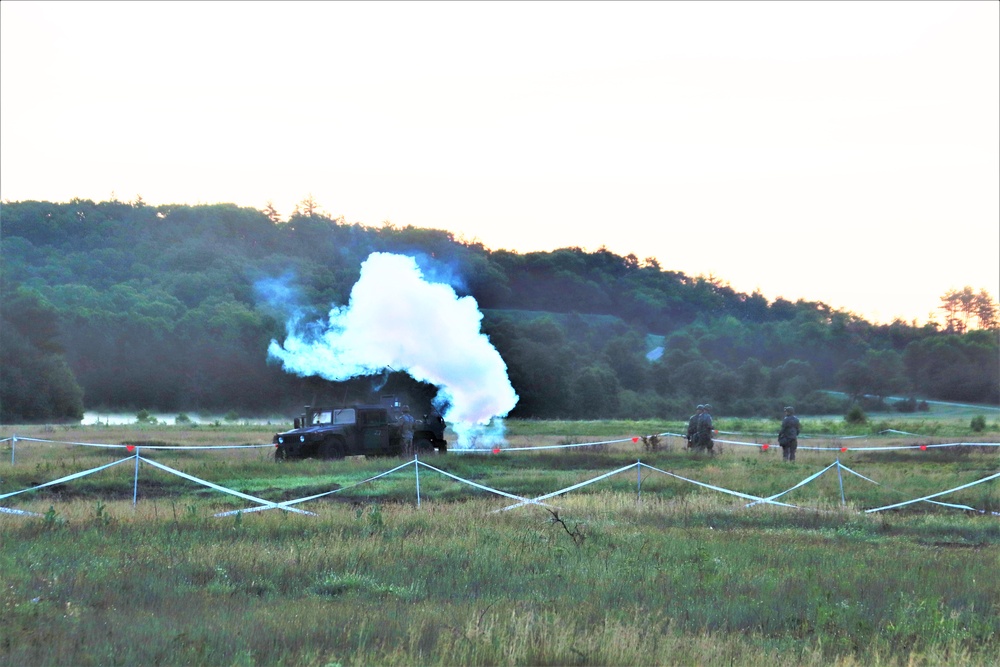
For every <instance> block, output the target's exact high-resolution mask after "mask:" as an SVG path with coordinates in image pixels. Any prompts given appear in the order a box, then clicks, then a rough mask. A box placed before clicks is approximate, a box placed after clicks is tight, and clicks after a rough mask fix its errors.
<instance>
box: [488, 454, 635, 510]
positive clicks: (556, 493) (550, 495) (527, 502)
mask: <svg viewBox="0 0 1000 667" xmlns="http://www.w3.org/2000/svg"><path fill="white" fill-rule="evenodd" d="M635 466H636V464H635V463H630V464H629V465H627V466H625V467H624V468H619V469H618V470H612V471H611V472H608V473H604V474H603V475H601V476H599V477H595V478H593V479H588V480H587V481H585V482H580V483H579V484H574V485H573V486H567V487H566V488H565V489H560V490H558V491H553V492H552V493H547V494H545V495H544V496H538V497H537V498H533V499H531V500H524V501H522V502H519V503H515V504H513V505H509V506H507V507H504V508H501V509H499V510H496V511H497V512H506V511H508V510H512V509H514V508H516V507H523V506H525V505H536V504H538V503H539V501H541V500H548V499H549V498H553V497H555V496H560V495H562V494H564V493H568V492H569V491H574V490H576V489H579V488H582V487H584V486H587V485H589V484H593V483H594V482H599V481H601V480H602V479H607V478H608V477H612V476H614V475H618V474H620V473H623V472H625V471H626V470H631V469H632V468H634V467H635Z"/></svg>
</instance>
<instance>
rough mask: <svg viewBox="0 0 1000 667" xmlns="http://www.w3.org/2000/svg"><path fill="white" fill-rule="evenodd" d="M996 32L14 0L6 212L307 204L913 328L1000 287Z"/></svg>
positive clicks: (778, 16)
mask: <svg viewBox="0 0 1000 667" xmlns="http://www.w3.org/2000/svg"><path fill="white" fill-rule="evenodd" d="M998 26H1000V4H998V3H995V2H866V3H828V2H810V3H786V2H774V3H769V2H739V3H724V2H711V3H685V2H669V3H645V2H644V3H602V2H586V3H583V2H559V3H488V2H480V3H427V2H416V3H381V2H380V3H297V2H286V3H271V2H254V3H230V2H226V3H211V2H209V3H160V2H144V3H103V2H73V3H60V2H45V3H41V2H13V3H12V2H5V3H2V4H0V31H2V33H0V35H2V38H0V50H2V52H0V56H2V57H0V92H2V94H0V134H2V141H0V197H2V198H3V199H5V200H10V201H21V200H27V199H40V200H50V201H68V200H70V199H71V198H74V197H82V198H89V199H94V200H98V201H100V200H104V199H108V198H109V197H110V196H111V195H112V193H116V196H117V197H119V198H121V199H125V200H132V199H134V198H136V197H137V196H141V197H142V198H143V199H144V200H145V201H146V202H148V203H151V204H165V203H191V204H195V203H211V202H220V201H222V202H234V203H237V204H241V205H245V206H253V207H257V208H263V207H264V206H265V204H266V203H267V202H268V200H271V201H272V202H273V203H274V205H275V207H276V208H277V209H278V211H279V212H280V213H282V214H283V215H284V216H287V215H289V214H290V213H291V212H292V210H293V207H294V206H295V205H296V203H297V202H299V201H301V200H302V199H304V198H305V197H307V196H308V195H310V194H311V195H312V196H313V197H314V198H315V199H316V201H318V202H319V203H320V204H321V205H322V206H323V207H324V208H325V209H326V210H327V211H328V212H329V213H330V214H332V215H334V216H339V215H343V216H344V217H345V218H346V220H348V221H349V222H362V223H364V224H367V225H379V224H381V223H382V222H383V221H385V220H388V221H391V222H392V223H394V224H396V225H400V226H407V225H412V226H415V227H426V228H437V229H447V230H450V231H452V232H454V233H455V234H456V235H459V236H460V237H463V238H466V239H470V240H472V239H478V240H481V241H482V242H483V243H484V244H486V245H487V246H489V247H493V248H509V249H514V250H517V251H521V252H526V251H532V250H551V249H554V248H557V247H562V246H580V247H583V248H585V249H588V250H596V249H597V248H599V247H601V246H606V247H607V248H608V249H610V250H612V251H614V252H617V253H620V254H623V255H624V254H628V253H634V254H636V255H637V256H638V257H639V258H640V259H643V258H645V257H655V258H657V259H658V260H659V262H660V264H661V265H662V266H663V267H664V268H669V269H674V270H679V271H683V272H685V273H687V274H689V275H714V276H716V277H718V278H720V279H722V280H724V281H728V282H729V283H731V285H732V286H733V287H734V288H735V289H737V290H740V291H746V292H751V291H753V290H754V289H758V288H759V289H760V290H761V292H762V293H763V294H764V295H765V296H767V297H768V298H769V299H774V298H775V297H778V296H784V297H785V298H788V299H791V300H795V299H798V298H805V299H807V300H816V301H823V302H825V303H828V304H830V305H832V306H834V307H837V308H844V309H848V310H851V311H854V312H857V313H859V314H862V315H863V316H866V317H868V318H871V319H873V320H875V321H888V320H890V319H892V318H893V317H897V316H899V317H902V318H903V319H905V320H907V321H910V320H912V319H918V320H921V321H923V320H925V319H926V318H927V315H928V314H929V313H932V312H937V307H938V306H939V305H940V302H939V297H940V296H941V295H942V294H944V293H945V292H946V291H947V290H948V289H951V288H960V287H962V286H964V285H971V286H973V287H974V288H976V289H980V288H985V289H987V290H989V291H990V292H991V293H992V294H994V295H997V294H998V293H1000V251H998V248H1000V224H998V221H1000V185H998V184H1000V83H998V82H1000V65H998V63H1000V28H998ZM939 319H940V318H939Z"/></svg>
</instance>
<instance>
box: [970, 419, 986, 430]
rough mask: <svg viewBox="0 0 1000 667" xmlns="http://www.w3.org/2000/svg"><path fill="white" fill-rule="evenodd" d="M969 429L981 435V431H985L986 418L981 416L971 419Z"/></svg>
mask: <svg viewBox="0 0 1000 667" xmlns="http://www.w3.org/2000/svg"><path fill="white" fill-rule="evenodd" d="M969 428H971V429H972V430H973V431H975V432H976V433H981V432H982V431H984V430H986V417H984V416H982V415H976V416H975V417H973V418H972V421H971V422H969Z"/></svg>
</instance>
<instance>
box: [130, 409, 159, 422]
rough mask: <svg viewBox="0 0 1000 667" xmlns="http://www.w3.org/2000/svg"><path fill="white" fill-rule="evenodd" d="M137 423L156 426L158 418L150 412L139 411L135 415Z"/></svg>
mask: <svg viewBox="0 0 1000 667" xmlns="http://www.w3.org/2000/svg"><path fill="white" fill-rule="evenodd" d="M135 421H136V423H137V424H155V423H156V417H154V416H153V415H152V414H151V413H150V412H149V410H145V409H143V410H139V412H137V413H135Z"/></svg>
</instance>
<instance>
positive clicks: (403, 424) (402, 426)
mask: <svg viewBox="0 0 1000 667" xmlns="http://www.w3.org/2000/svg"><path fill="white" fill-rule="evenodd" d="M414 421H416V420H414V419H413V415H411V414H410V406H408V405H404V406H403V414H401V415H399V435H400V436H401V437H402V438H403V454H405V455H406V456H409V455H410V454H412V453H413V422H414Z"/></svg>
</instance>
